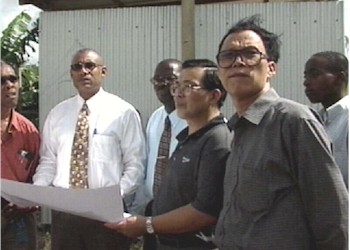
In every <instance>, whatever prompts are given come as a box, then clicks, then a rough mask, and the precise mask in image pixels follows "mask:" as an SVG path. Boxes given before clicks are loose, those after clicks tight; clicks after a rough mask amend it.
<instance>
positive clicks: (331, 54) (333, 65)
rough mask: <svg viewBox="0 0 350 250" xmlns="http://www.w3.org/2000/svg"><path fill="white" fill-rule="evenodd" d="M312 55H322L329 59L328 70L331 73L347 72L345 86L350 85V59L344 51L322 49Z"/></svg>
mask: <svg viewBox="0 0 350 250" xmlns="http://www.w3.org/2000/svg"><path fill="white" fill-rule="evenodd" d="M311 57H322V58H325V59H327V70H329V72H331V73H334V74H336V73H339V72H344V73H345V86H346V87H347V86H348V80H349V61H348V59H347V58H346V56H345V55H344V54H342V53H339V52H335V51H322V52H318V53H316V54H313V55H312V56H311Z"/></svg>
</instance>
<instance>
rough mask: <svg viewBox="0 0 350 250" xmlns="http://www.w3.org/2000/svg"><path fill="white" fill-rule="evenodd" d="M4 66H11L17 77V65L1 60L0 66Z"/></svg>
mask: <svg viewBox="0 0 350 250" xmlns="http://www.w3.org/2000/svg"><path fill="white" fill-rule="evenodd" d="M6 66H8V67H10V68H12V69H13V71H15V74H16V76H17V77H18V67H17V66H16V65H13V64H11V63H7V62H5V61H3V60H1V67H6Z"/></svg>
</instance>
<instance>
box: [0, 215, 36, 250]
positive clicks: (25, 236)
mask: <svg viewBox="0 0 350 250" xmlns="http://www.w3.org/2000/svg"><path fill="white" fill-rule="evenodd" d="M1 249H2V250H36V220H35V216H34V214H33V213H23V214H21V215H20V216H18V217H16V218H15V219H13V220H8V219H7V218H5V217H4V216H3V215H1Z"/></svg>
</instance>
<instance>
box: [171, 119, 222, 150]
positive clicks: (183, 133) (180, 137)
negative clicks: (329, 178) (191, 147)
mask: <svg viewBox="0 0 350 250" xmlns="http://www.w3.org/2000/svg"><path fill="white" fill-rule="evenodd" d="M222 123H226V119H225V117H224V116H223V115H222V114H220V115H218V116H217V117H215V118H213V119H212V120H210V121H209V122H208V123H207V124H206V125H205V126H204V127H202V128H200V129H199V130H197V131H196V132H194V133H193V134H190V135H188V127H186V128H185V129H184V130H182V131H181V132H180V133H179V134H178V135H177V136H176V139H177V140H178V141H179V143H184V142H185V141H186V140H188V139H190V138H198V137H201V136H202V135H203V134H205V133H206V132H207V131H208V130H210V129H211V128H212V127H214V126H216V125H218V124H222Z"/></svg>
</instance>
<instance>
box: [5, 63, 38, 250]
mask: <svg viewBox="0 0 350 250" xmlns="http://www.w3.org/2000/svg"><path fill="white" fill-rule="evenodd" d="M18 93H19V81H18V76H17V73H16V71H15V69H14V68H13V67H12V66H10V65H9V64H7V63H5V62H3V61H1V178H2V179H8V180H13V181H19V182H27V183H31V182H32V176H33V174H34V172H35V168H36V166H37V163H38V158H39V144H40V137H39V132H38V130H37V128H36V127H35V126H34V125H33V123H32V122H30V121H29V120H28V119H27V118H25V117H24V116H22V115H21V114H19V113H18V112H16V111H15V107H16V106H17V102H18V95H19V94H18ZM35 210H36V208H18V207H16V206H15V205H12V204H10V203H9V202H8V201H7V200H5V199H4V198H2V197H1V249H3V250H7V249H11V250H21V249H26V250H27V249H30V250H31V249H33V250H34V249H36V223H35V217H34V214H33V212H34V211H35Z"/></svg>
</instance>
